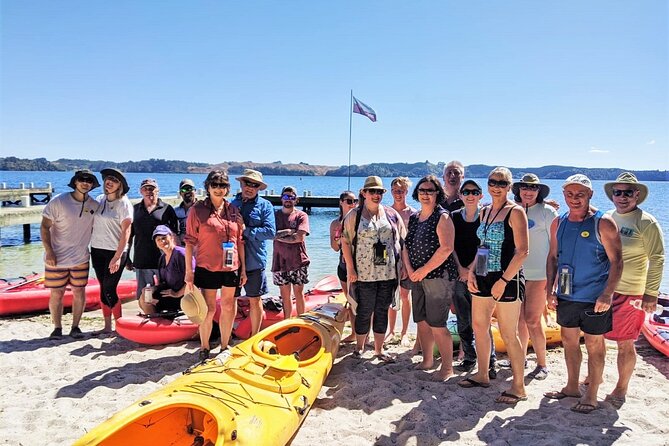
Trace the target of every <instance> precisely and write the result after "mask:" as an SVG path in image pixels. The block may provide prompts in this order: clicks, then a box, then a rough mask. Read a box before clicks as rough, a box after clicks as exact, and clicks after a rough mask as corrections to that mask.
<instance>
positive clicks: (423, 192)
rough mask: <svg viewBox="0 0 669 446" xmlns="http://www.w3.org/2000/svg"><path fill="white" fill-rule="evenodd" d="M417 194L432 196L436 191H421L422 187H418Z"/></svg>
mask: <svg viewBox="0 0 669 446" xmlns="http://www.w3.org/2000/svg"><path fill="white" fill-rule="evenodd" d="M418 193H419V194H420V195H432V194H436V193H437V189H423V188H422V187H419V188H418Z"/></svg>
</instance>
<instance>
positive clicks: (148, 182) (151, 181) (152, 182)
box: [139, 178, 158, 189]
mask: <svg viewBox="0 0 669 446" xmlns="http://www.w3.org/2000/svg"><path fill="white" fill-rule="evenodd" d="M144 186H153V187H155V188H156V189H158V182H157V181H156V180H154V179H153V178H144V179H143V180H142V183H141V184H140V185H139V188H140V189H141V188H143V187H144Z"/></svg>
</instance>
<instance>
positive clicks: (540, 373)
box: [527, 365, 548, 381]
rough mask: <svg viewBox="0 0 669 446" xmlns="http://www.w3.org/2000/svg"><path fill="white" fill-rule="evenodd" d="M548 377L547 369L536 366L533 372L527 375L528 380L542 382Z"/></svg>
mask: <svg viewBox="0 0 669 446" xmlns="http://www.w3.org/2000/svg"><path fill="white" fill-rule="evenodd" d="M547 376H548V369H547V368H546V367H542V366H540V365H538V366H536V367H535V369H534V370H532V371H531V372H530V373H528V374H527V377H528V378H531V379H536V380H539V381H542V380H544V379H546V377H547Z"/></svg>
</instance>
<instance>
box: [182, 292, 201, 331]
mask: <svg viewBox="0 0 669 446" xmlns="http://www.w3.org/2000/svg"><path fill="white" fill-rule="evenodd" d="M181 311H183V312H184V314H185V315H186V316H188V319H190V321H191V322H192V323H194V324H201V323H202V322H203V321H204V318H205V317H206V316H207V301H205V300H204V296H203V295H202V293H201V292H200V289H199V288H198V287H195V286H194V287H193V289H192V290H191V291H189V292H187V293H186V294H185V295H184V297H182V298H181Z"/></svg>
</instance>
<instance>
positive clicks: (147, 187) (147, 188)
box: [142, 186, 156, 192]
mask: <svg viewBox="0 0 669 446" xmlns="http://www.w3.org/2000/svg"><path fill="white" fill-rule="evenodd" d="M142 190H145V191H147V192H153V191H154V190H156V188H155V187H154V186H142Z"/></svg>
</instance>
